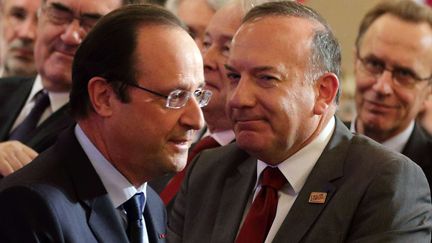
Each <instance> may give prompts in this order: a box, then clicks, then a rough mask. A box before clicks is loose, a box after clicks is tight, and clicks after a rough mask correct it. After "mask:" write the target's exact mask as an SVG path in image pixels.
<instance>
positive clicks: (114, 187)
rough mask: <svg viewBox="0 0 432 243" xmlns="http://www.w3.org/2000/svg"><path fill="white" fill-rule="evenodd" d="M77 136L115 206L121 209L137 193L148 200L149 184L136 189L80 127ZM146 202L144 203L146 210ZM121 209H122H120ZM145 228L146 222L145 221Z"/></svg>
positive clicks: (145, 240)
mask: <svg viewBox="0 0 432 243" xmlns="http://www.w3.org/2000/svg"><path fill="white" fill-rule="evenodd" d="M75 135H76V137H77V139H78V142H79V143H80V145H81V147H82V148H83V150H84V152H85V154H86V155H87V157H88V158H89V160H90V162H91V164H92V166H93V167H94V169H95V170H96V173H97V174H98V176H99V178H100V179H101V181H102V184H103V185H104V187H105V189H106V191H107V192H108V197H109V198H110V199H111V202H112V203H113V206H114V207H115V208H117V209H121V206H122V204H123V203H125V202H126V201H127V200H129V199H130V198H131V197H133V196H134V195H135V194H136V193H140V192H142V193H144V197H145V198H146V200H147V182H145V183H144V184H143V185H141V186H140V187H138V188H135V187H134V186H133V185H132V184H131V183H130V182H129V181H128V180H127V179H126V178H125V177H124V176H123V175H122V174H121V173H120V172H119V171H118V170H117V169H116V168H115V167H114V166H113V165H112V164H111V163H110V162H109V161H108V160H107V159H106V158H105V157H104V156H103V155H102V154H101V152H100V151H99V150H98V149H97V148H96V147H95V146H94V145H93V143H92V142H91V141H90V139H89V138H88V137H87V136H86V134H85V133H84V131H83V130H82V129H81V127H80V126H79V125H76V126H75ZM145 203H146V201H144V204H143V208H142V210H144V207H145ZM119 207H120V208H119ZM122 212H123V213H124V211H122ZM143 224H144V226H145V220H143ZM144 231H145V232H144V238H145V239H144V242H149V241H148V236H147V230H146V227H144Z"/></svg>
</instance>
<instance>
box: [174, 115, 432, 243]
mask: <svg viewBox="0 0 432 243" xmlns="http://www.w3.org/2000/svg"><path fill="white" fill-rule="evenodd" d="M255 177H256V158H254V157H251V156H249V155H248V154H247V153H245V152H244V151H242V150H241V149H239V148H238V147H237V145H236V144H235V143H234V144H230V145H228V146H226V147H222V148H217V149H213V150H208V151H207V152H204V153H202V154H201V155H200V156H198V157H197V158H196V160H195V161H194V163H193V164H192V165H191V167H190V170H189V172H188V174H187V175H186V178H185V180H184V183H183V185H182V188H181V191H180V192H179V194H178V195H177V199H176V202H175V204H174V208H173V211H172V212H171V215H170V218H169V223H168V240H169V242H213V243H216V242H218V243H227V242H234V240H235V237H236V234H237V232H238V229H239V227H240V223H241V220H242V216H243V213H244V211H245V206H246V204H247V200H248V198H249V196H250V194H251V192H252V190H253V188H252V187H253V185H254V184H255V180H256V178H255ZM311 192H327V199H326V201H325V203H324V204H311V203H308V199H309V196H310V194H311ZM431 216H432V205H431V198H430V192H429V187H428V183H427V180H426V178H425V176H424V174H423V172H422V171H421V169H420V168H419V167H418V166H417V165H416V164H415V163H413V162H412V161H410V160H409V159H408V158H406V157H405V156H403V155H400V154H398V153H394V152H391V151H388V150H386V149H385V148H384V147H382V146H381V145H379V144H378V143H375V142H374V141H372V140H370V139H368V138H366V137H364V136H357V135H352V134H351V133H350V132H349V131H348V129H347V128H346V127H345V126H344V125H343V124H342V123H341V122H340V121H337V122H336V130H335V132H334V134H333V136H332V138H331V140H330V142H329V144H328V145H327V147H326V148H325V150H324V152H323V153H322V154H321V157H320V158H319V160H318V161H317V163H316V165H315V167H314V168H313V170H312V172H311V174H310V175H309V177H308V179H307V180H306V183H305V185H304V186H303V188H302V190H301V191H300V193H299V195H298V197H297V199H296V201H295V202H294V204H293V206H292V208H291V210H290V212H289V213H288V215H287V216H286V218H285V220H284V222H283V223H282V225H281V226H280V229H279V231H278V233H277V234H276V236H275V238H274V241H273V242H276V243H278V242H289V243H297V242H311V243H312V242H313V243H316V242H331V243H336V242H367V243H370V242H377V243H378V242H380V243H381V242H401V243H402V242H403V243H406V242H416V243H420V242H428V243H429V242H430V241H431V229H432V219H431Z"/></svg>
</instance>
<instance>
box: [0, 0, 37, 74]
mask: <svg viewBox="0 0 432 243" xmlns="http://www.w3.org/2000/svg"><path fill="white" fill-rule="evenodd" d="M40 2H41V1H40V0H3V3H2V4H3V5H2V9H1V10H2V11H1V18H0V21H1V22H2V23H1V24H2V33H1V37H2V40H1V41H0V43H1V44H2V47H1V50H2V62H3V66H4V68H5V75H6V76H19V75H33V74H34V73H36V69H35V66H34V57H33V47H34V41H35V39H36V26H37V16H36V12H37V9H38V8H39V6H40Z"/></svg>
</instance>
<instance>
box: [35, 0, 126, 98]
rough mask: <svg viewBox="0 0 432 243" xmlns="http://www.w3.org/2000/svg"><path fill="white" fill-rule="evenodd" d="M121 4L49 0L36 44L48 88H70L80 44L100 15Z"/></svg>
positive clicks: (111, 0) (109, 0)
mask: <svg viewBox="0 0 432 243" xmlns="http://www.w3.org/2000/svg"><path fill="white" fill-rule="evenodd" d="M120 6H121V0H104V1H93V0H78V1H77V0H46V2H45V3H44V4H43V6H42V11H41V15H40V18H39V23H38V33H39V36H38V38H37V40H36V44H35V61H36V67H37V70H38V72H39V74H41V76H42V81H43V85H44V87H45V89H47V90H50V91H55V92H67V91H69V90H70V86H71V68H72V60H73V57H74V55H75V52H76V50H77V48H78V45H79V44H80V43H81V42H82V40H83V39H84V37H85V36H86V35H87V33H88V32H89V31H90V30H91V28H92V27H93V26H94V25H95V24H96V21H97V20H98V19H99V18H100V17H102V16H103V15H105V14H107V13H108V12H110V11H112V10H114V9H116V8H118V7H120Z"/></svg>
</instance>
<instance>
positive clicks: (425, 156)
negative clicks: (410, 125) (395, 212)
mask: <svg viewBox="0 0 432 243" xmlns="http://www.w3.org/2000/svg"><path fill="white" fill-rule="evenodd" d="M344 124H345V125H346V126H347V127H348V128H350V127H351V122H344ZM402 154H403V155H405V156H407V157H408V158H410V159H411V160H412V161H414V162H416V163H417V164H418V165H419V166H420V167H421V168H422V170H423V172H424V173H425V175H426V178H427V180H428V182H429V188H430V190H431V191H432V137H431V135H430V134H429V133H428V132H427V131H426V130H425V129H424V128H422V126H421V125H420V124H419V123H418V122H416V123H415V124H414V130H413V132H412V133H411V136H410V137H409V139H408V142H407V144H406V145H405V147H404V148H403V150H402Z"/></svg>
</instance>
